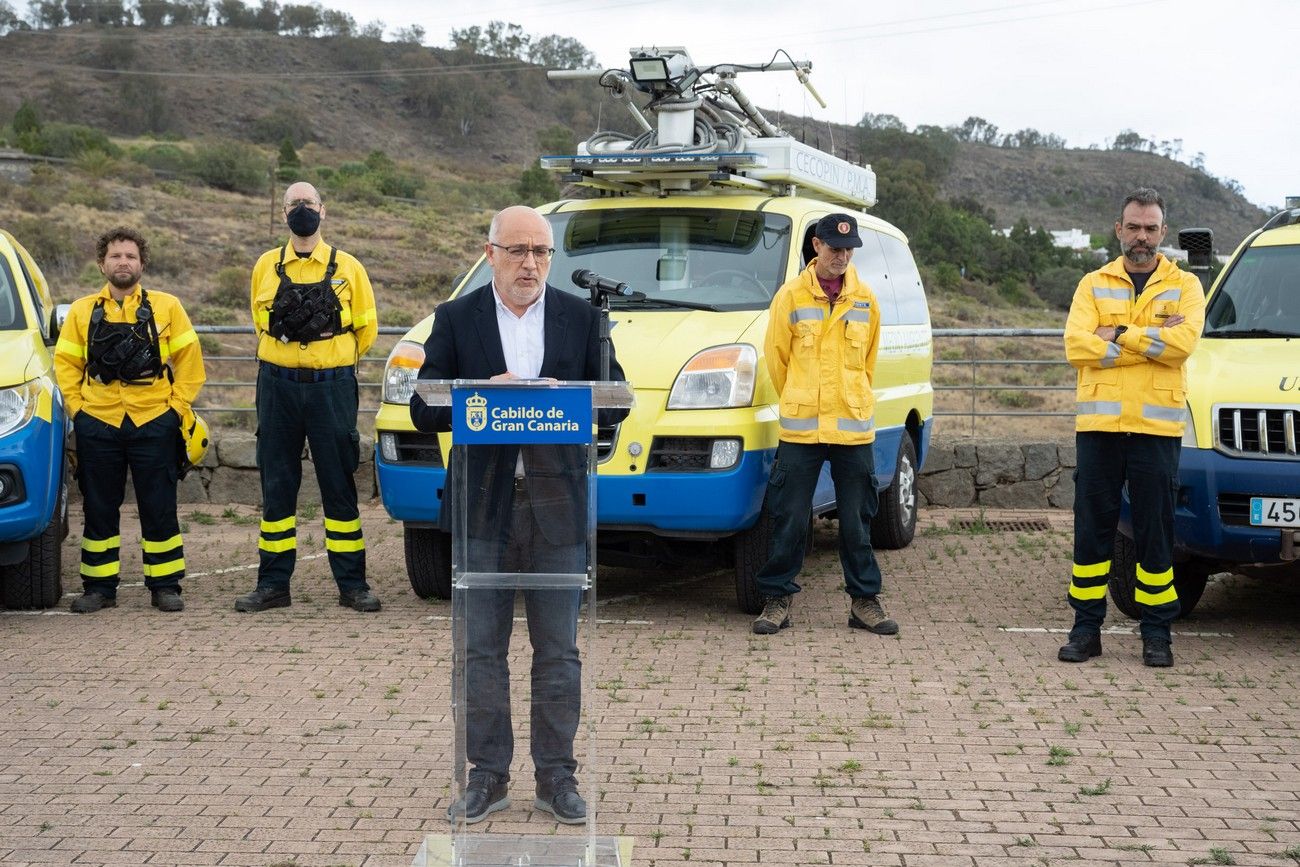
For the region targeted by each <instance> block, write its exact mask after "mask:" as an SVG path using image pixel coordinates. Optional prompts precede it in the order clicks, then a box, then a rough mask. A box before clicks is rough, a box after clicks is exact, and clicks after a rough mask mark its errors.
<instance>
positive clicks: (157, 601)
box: [149, 587, 185, 612]
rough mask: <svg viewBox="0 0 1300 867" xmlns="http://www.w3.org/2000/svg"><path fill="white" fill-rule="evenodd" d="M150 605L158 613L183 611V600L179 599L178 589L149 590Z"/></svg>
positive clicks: (179, 591)
mask: <svg viewBox="0 0 1300 867" xmlns="http://www.w3.org/2000/svg"><path fill="white" fill-rule="evenodd" d="M149 595H150V597H151V598H150V603H151V604H152V605H153V607H154V608H157V609H158V610H159V611H168V612H171V611H184V610H185V600H184V599H182V598H181V590H180V588H179V587H160V588H158V589H157V590H150V591H149Z"/></svg>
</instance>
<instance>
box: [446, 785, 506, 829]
mask: <svg viewBox="0 0 1300 867" xmlns="http://www.w3.org/2000/svg"><path fill="white" fill-rule="evenodd" d="M508 792H509V786H508V784H507V783H506V782H504V781H502V782H496V781H495V780H493V779H472V780H470V781H469V785H468V786H466V787H465V797H464V798H462V799H460V800H459V801H457V802H456V803H454V804H452V805H451V806H450V807H448V808H447V818H448V820H450V821H452V822H455V821H458V820H460V819H462V818H463V819H464V820H465V824H466V825H473V824H474V823H475V822H482V821H483V820H484V819H486V818H487V817H488V816H489V815H491V814H492V813H495V812H497V811H498V810H504V809H505V808H506V807H509V806H510V796H509V794H508Z"/></svg>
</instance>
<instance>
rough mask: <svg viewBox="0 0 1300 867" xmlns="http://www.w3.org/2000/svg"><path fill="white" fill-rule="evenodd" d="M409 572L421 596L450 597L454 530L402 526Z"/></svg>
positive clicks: (413, 587)
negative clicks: (448, 531)
mask: <svg viewBox="0 0 1300 867" xmlns="http://www.w3.org/2000/svg"><path fill="white" fill-rule="evenodd" d="M402 541H403V542H404V544H405V548H406V574H407V577H409V578H410V579H411V589H412V590H414V591H415V595H416V596H419V597H420V598H421V599H450V598H451V534H450V533H444V532H443V531H442V530H439V529H436V528H434V527H410V526H403V528H402Z"/></svg>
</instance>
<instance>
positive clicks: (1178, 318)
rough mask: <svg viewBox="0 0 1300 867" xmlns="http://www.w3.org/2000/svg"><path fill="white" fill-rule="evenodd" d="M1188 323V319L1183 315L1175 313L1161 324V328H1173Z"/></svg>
mask: <svg viewBox="0 0 1300 867" xmlns="http://www.w3.org/2000/svg"><path fill="white" fill-rule="evenodd" d="M1186 321H1187V317H1186V316H1184V315H1183V314H1181V313H1174V314H1172V315H1171V316H1169V317H1167V318H1166V319H1165V321H1164V322H1161V323H1160V327H1161V328H1173V327H1174V326H1175V325H1182V324H1183V323H1184V322H1186Z"/></svg>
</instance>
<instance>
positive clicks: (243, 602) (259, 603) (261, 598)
mask: <svg viewBox="0 0 1300 867" xmlns="http://www.w3.org/2000/svg"><path fill="white" fill-rule="evenodd" d="M292 603H293V600H292V599H290V598H289V591H288V590H287V589H286V590H270V589H268V588H265V587H258V588H257V589H256V590H254V591H253V592H252V593H245V594H244V595H243V596H240V597H239V598H238V599H236V600H235V610H236V611H265V610H266V609H268V608H288V607H289V606H290V605H291V604H292Z"/></svg>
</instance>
